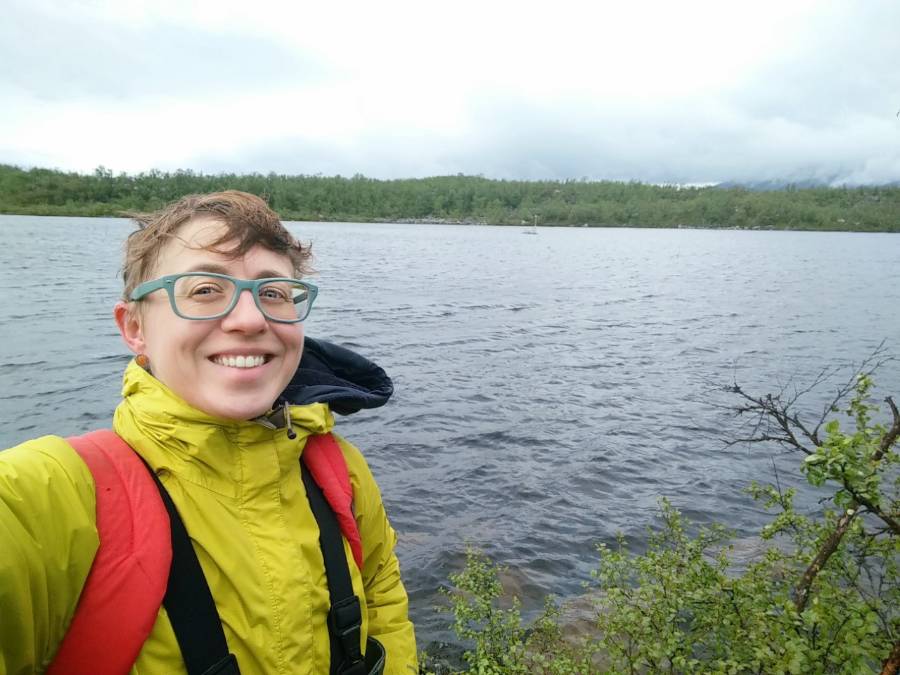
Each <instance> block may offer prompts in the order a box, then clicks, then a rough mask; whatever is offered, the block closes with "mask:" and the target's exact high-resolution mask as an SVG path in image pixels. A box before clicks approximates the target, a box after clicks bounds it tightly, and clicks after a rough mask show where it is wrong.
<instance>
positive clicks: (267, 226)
mask: <svg viewBox="0 0 900 675" xmlns="http://www.w3.org/2000/svg"><path fill="white" fill-rule="evenodd" d="M126 215H127V216H128V217H129V218H131V219H132V220H134V221H135V222H136V223H137V225H138V229H137V230H135V231H134V232H132V233H131V234H130V235H128V239H127V240H126V242H125V262H124V263H123V265H122V278H123V279H124V281H125V290H124V297H125V299H126V300H127V299H128V297H129V296H130V295H131V291H132V290H134V288H135V287H136V286H137V285H138V284H140V283H142V282H144V281H147V277H148V276H149V275H150V274H151V273H152V271H153V269H154V268H155V267H156V263H157V261H158V259H159V253H160V251H161V250H162V248H163V247H164V246H165V245H166V243H168V241H169V240H170V239H172V238H174V237H177V236H178V235H177V233H178V229H179V228H180V227H181V226H182V225H184V224H185V223H187V222H188V221H190V220H191V219H193V218H198V217H208V218H213V219H215V220H217V221H219V222H221V223H222V224H223V225H225V231H224V232H223V233H222V236H220V237H219V238H218V239H216V240H215V241H213V242H212V243H210V245H209V250H211V251H216V252H219V253H223V254H225V255H228V256H233V257H234V258H239V257H241V256H242V255H244V254H246V253H247V252H248V251H249V250H250V249H251V248H253V247H254V246H256V245H260V246H262V247H263V248H267V249H269V250H270V251H274V252H275V253H281V254H284V255H286V256H288V258H290V260H291V264H292V265H293V267H294V273H295V275H296V276H297V277H302V276H305V275H307V274H309V273H310V272H311V271H312V269H311V268H310V266H309V265H310V259H311V258H312V253H311V251H310V247H309V246H308V245H307V246H303V245H301V244H300V242H299V241H297V240H296V239H295V238H294V236H293V235H292V234H291V233H290V232H288V231H287V228H285V226H284V225H282V224H281V221H280V220H279V219H278V214H276V213H275V212H274V211H273V210H272V209H270V208H269V206H268V204H266V202H265V201H263V200H262V199H260V198H259V197H257V196H256V195H252V194H249V193H247V192H240V191H238V190H225V191H223V192H213V193H210V194H205V195H187V196H185V197H182V198H181V199H179V200H178V201H176V202H172V203H171V204H169V205H168V206H165V207H163V208H162V209H160V210H159V211H154V212H152V213H128V214H126ZM230 242H235V243H234V245H233V246H229V247H228V248H227V249H222V248H220V247H222V246H224V245H225V244H229V243H230Z"/></svg>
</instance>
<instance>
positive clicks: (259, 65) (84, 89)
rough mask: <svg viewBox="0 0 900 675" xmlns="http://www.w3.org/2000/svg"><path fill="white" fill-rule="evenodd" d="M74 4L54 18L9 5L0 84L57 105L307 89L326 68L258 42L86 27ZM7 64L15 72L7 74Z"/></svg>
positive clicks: (171, 27) (177, 31)
mask: <svg viewBox="0 0 900 675" xmlns="http://www.w3.org/2000/svg"><path fill="white" fill-rule="evenodd" d="M75 7H77V5H68V6H67V5H65V4H57V5H54V7H53V11H48V10H41V9H40V8H39V7H37V6H32V5H28V4H24V3H19V2H13V3H11V6H9V7H5V8H4V17H3V21H2V22H0V62H2V63H4V64H6V65H7V67H5V68H4V69H3V70H2V74H0V84H4V85H7V86H8V87H14V88H18V89H20V90H21V91H24V92H27V93H28V94H29V95H31V96H33V97H35V98H38V99H41V100H45V101H50V102H52V101H56V100H65V99H72V98H82V97H83V98H99V99H103V98H107V99H133V98H135V97H139V96H159V95H165V96H179V95H184V96H188V95H190V96H198V97H202V95H203V94H206V93H213V92H214V93H216V94H221V93H222V92H223V91H226V92H227V91H229V90H231V91H233V92H234V94H235V96H241V95H243V94H245V93H246V92H247V91H248V90H250V91H252V90H253V89H255V88H256V87H258V86H260V85H266V84H271V83H297V84H300V83H309V82H311V81H315V80H318V79H321V78H323V77H324V76H325V75H326V74H327V69H326V68H325V67H324V66H323V65H322V64H320V63H317V62H316V61H314V60H313V59H310V58H304V57H302V56H300V55H298V54H296V53H294V52H292V51H291V50H289V49H287V48H285V47H283V46H280V45H278V44H277V43H274V42H271V41H266V40H263V39H260V38H257V37H252V36H247V35H234V34H222V33H216V32H212V31H203V30H198V29H189V28H184V27H181V26H178V25H175V24H164V23H157V24H154V25H152V26H149V27H147V26H145V27H140V28H139V27H136V26H126V25H123V24H106V23H98V22H96V21H92V20H91V19H90V18H89V17H88V15H85V14H79V13H78V11H77V10H76V9H74V8H75ZM10 64H14V67H10Z"/></svg>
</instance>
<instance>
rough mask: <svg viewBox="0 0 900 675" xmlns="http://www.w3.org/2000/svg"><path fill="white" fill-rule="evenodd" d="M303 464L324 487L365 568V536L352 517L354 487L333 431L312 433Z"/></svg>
mask: <svg viewBox="0 0 900 675" xmlns="http://www.w3.org/2000/svg"><path fill="white" fill-rule="evenodd" d="M303 463H304V464H305V465H306V468H307V469H309V472H310V474H312V477H313V480H314V481H316V485H318V486H319V487H320V488H322V492H323V493H324V494H325V499H326V500H327V501H328V505H329V506H330V507H331V509H332V510H333V511H334V515H335V516H337V520H338V524H339V525H340V527H341V534H343V535H344V538H345V539H346V540H347V541H348V542H349V544H350V550H351V551H352V552H353V559H354V560H355V561H356V566H357V567H358V568H359V569H362V566H363V553H362V539H361V538H360V536H359V528H358V527H357V526H356V518H355V517H354V516H353V487H352V486H351V485H350V474H349V473H348V472H347V462H346V460H344V453H343V452H342V451H341V446H340V445H338V442H337V441H336V440H335V438H334V436H332V435H331V434H315V435H313V436H310V437H309V438H308V439H307V441H306V447H305V448H304V449H303Z"/></svg>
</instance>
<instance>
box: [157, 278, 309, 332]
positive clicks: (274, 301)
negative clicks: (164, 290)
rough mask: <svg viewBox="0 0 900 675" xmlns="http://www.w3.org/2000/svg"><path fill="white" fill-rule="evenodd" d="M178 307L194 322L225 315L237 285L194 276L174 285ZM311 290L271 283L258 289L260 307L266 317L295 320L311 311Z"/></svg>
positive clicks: (299, 285) (293, 285)
mask: <svg viewBox="0 0 900 675" xmlns="http://www.w3.org/2000/svg"><path fill="white" fill-rule="evenodd" d="M174 291H175V292H174V297H175V306H176V307H177V308H178V312H179V313H180V314H182V315H184V316H187V317H190V318H192V319H208V318H212V317H216V316H219V315H221V314H223V313H224V312H225V311H226V310H227V309H228V307H229V305H230V304H231V301H232V298H234V294H235V293H236V292H237V286H235V285H234V282H232V281H230V280H229V279H222V278H220V277H211V276H206V275H205V274H191V275H186V276H183V277H181V278H180V279H178V280H177V281H176V282H175V288H174ZM309 296H310V294H309V289H308V288H307V287H306V286H304V285H303V284H301V283H299V282H295V281H282V280H279V281H270V282H267V283H264V284H261V285H260V286H259V293H258V294H257V299H258V303H257V304H258V305H259V307H260V308H261V309H262V312H263V314H264V315H265V316H267V317H268V318H270V319H275V320H280V321H296V320H298V319H303V318H305V317H306V314H307V312H308V311H309Z"/></svg>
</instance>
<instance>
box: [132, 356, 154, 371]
mask: <svg viewBox="0 0 900 675" xmlns="http://www.w3.org/2000/svg"><path fill="white" fill-rule="evenodd" d="M134 362H135V363H136V364H138V365H139V366H140V367H141V368H143V369H144V370H147V368H148V367H149V366H150V359H149V358H147V355H146V354H138V355H137V356H135V357H134Z"/></svg>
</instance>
